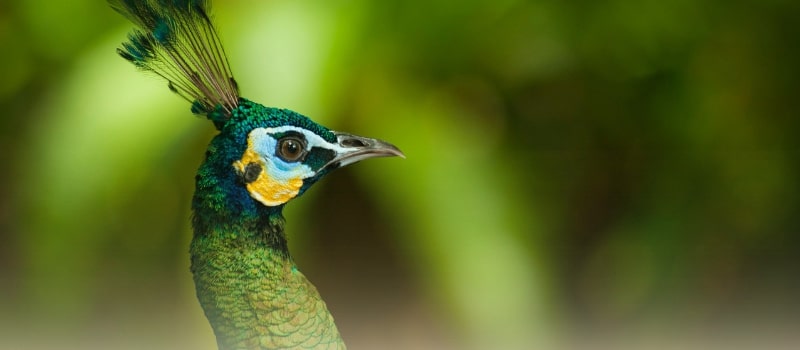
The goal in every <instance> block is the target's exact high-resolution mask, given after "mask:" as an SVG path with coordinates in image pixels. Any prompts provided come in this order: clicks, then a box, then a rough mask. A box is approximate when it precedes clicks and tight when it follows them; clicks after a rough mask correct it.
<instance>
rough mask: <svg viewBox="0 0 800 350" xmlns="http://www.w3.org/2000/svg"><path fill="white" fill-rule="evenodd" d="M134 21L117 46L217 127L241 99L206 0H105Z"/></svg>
mask: <svg viewBox="0 0 800 350" xmlns="http://www.w3.org/2000/svg"><path fill="white" fill-rule="evenodd" d="M108 2H109V4H110V5H111V7H112V8H113V9H114V10H116V11H117V12H119V13H120V14H122V15H123V16H125V18H127V19H128V20H130V21H131V22H133V23H134V24H136V26H137V27H139V28H138V29H134V30H133V31H132V32H131V33H130V34H129V35H128V41H127V42H124V43H122V47H121V48H119V49H117V53H119V55H120V56H122V58H124V59H126V60H128V61H130V62H131V63H133V64H134V65H135V66H136V67H138V68H140V69H142V70H145V71H150V72H153V73H155V74H157V75H159V76H160V77H162V78H164V79H166V80H167V81H168V86H169V89H170V90H171V91H172V92H175V93H177V94H178V95H180V96H181V97H183V98H184V99H186V100H187V101H189V102H191V103H192V112H193V113H195V114H203V115H206V117H208V119H210V120H212V121H213V122H214V124H215V125H216V126H217V128H220V127H221V125H222V124H223V123H224V122H225V121H226V120H227V119H229V118H230V115H231V113H232V111H233V110H234V109H235V108H236V106H237V105H238V104H239V89H238V87H237V85H236V81H235V80H234V79H233V74H232V73H231V69H230V65H229V64H228V58H227V57H226V56H225V50H224V49H223V47H222V43H221V42H220V39H219V36H218V35H217V32H216V30H215V29H214V25H213V23H212V21H211V18H210V17H209V16H208V13H209V9H210V6H211V4H210V1H208V0H138V1H136V0H109V1H108Z"/></svg>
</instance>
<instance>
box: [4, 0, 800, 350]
mask: <svg viewBox="0 0 800 350" xmlns="http://www.w3.org/2000/svg"><path fill="white" fill-rule="evenodd" d="M214 7H215V9H214V12H215V17H216V22H217V25H218V27H219V29H220V34H221V36H222V38H223V41H224V43H225V45H226V47H227V52H228V55H229V58H230V60H231V65H232V67H233V71H234V74H235V75H236V76H237V79H238V82H239V85H240V87H241V90H242V91H243V95H244V96H246V97H248V98H250V99H253V100H256V101H259V102H261V103H264V104H266V105H271V106H278V107H288V108H291V109H294V110H296V111H298V112H301V113H303V114H305V115H309V116H311V117H312V118H314V119H315V120H317V121H319V122H321V123H323V124H325V125H327V126H329V127H331V128H333V129H336V130H342V131H348V132H353V133H356V134H362V135H368V136H373V137H379V138H382V139H386V140H389V141H391V142H392V143H394V144H396V145H398V146H399V147H400V148H401V149H403V150H404V151H405V153H406V155H407V156H408V159H406V160H400V159H385V160H376V161H368V162H364V163H363V164H359V165H356V166H353V167H351V168H347V169H343V170H340V171H338V172H336V173H334V174H332V175H331V176H329V177H328V178H327V179H326V180H324V181H322V182H321V183H319V184H318V185H316V186H315V187H314V188H313V189H312V190H310V191H309V192H308V194H306V195H305V196H304V198H302V199H301V200H298V201H295V202H294V203H292V205H290V206H289V208H288V209H287V213H286V216H287V220H288V223H289V226H288V230H289V236H290V242H291V245H292V251H293V254H294V256H295V258H296V260H297V261H298V264H299V266H300V267H301V269H303V271H304V272H305V273H306V274H307V275H308V276H309V278H310V279H311V280H312V281H314V283H315V284H316V285H317V287H318V288H319V289H320V292H321V293H322V295H323V296H324V298H325V299H326V301H327V303H328V305H329V307H330V309H331V311H332V312H333V314H334V316H335V318H336V320H337V323H338V324H339V328H340V330H341V332H342V334H343V336H344V338H345V340H346V341H347V342H348V344H349V346H350V348H352V349H716V348H720V349H721V348H724V349H740V348H741V349H765V348H769V349H781V348H786V349H788V348H791V347H792V346H791V345H792V344H796V342H797V341H800V335H798V333H797V332H796V330H797V327H798V321H800V303H798V301H797V295H800V294H799V292H800V283H799V280H798V278H797V276H798V272H800V253H798V246H800V245H798V243H800V236H798V233H799V232H798V231H800V220H799V219H798V217H797V216H796V215H798V209H800V188H799V186H798V184H797V179H798V178H800V139H798V137H797V133H798V131H800V118H798V103H797V101H798V91H800V83H799V82H798V81H799V80H800V68H799V67H800V64H798V62H800V45H798V37H800V26H798V24H797V23H798V19H800V2H797V1H789V0H785V1H781V0H768V1H736V0H734V1H714V0H706V1H689V0H674V1H666V2H664V1H654V0H644V1H632V0H609V1H571V2H561V1H515V0H498V1H488V0H482V1H478V0H466V1H460V2H452V1H366V0H341V1H339V0H335V1H321V0H308V1H288V0H271V1H245V0H237V1H216V3H215V6H214ZM131 28H132V26H131V25H130V24H129V23H126V22H125V20H124V19H123V18H122V17H121V16H119V15H117V14H116V13H114V12H113V11H112V10H110V9H109V8H108V7H107V6H106V4H105V2H104V1H101V0H92V1H89V0H72V1H69V2H51V1H45V0H26V1H21V0H4V1H3V2H1V3H0V48H2V55H0V77H2V78H0V107H2V117H0V148H2V152H0V163H2V164H3V169H4V171H2V172H0V182H1V183H2V186H0V348H3V349H111V348H113V349H215V343H214V339H213V335H212V334H211V329H210V327H209V326H208V325H207V324H206V321H205V319H204V317H203V315H202V311H201V309H200V307H199V305H198V304H197V302H196V300H195V298H194V290H193V286H192V283H191V276H190V274H189V272H188V252H187V251H188V242H189V240H190V238H191V231H190V226H189V215H190V213H189V203H190V199H191V195H192V190H193V182H194V181H193V176H194V171H195V170H196V168H197V166H198V165H199V163H200V162H201V160H202V157H203V152H204V149H205V145H206V144H207V142H208V141H209V140H210V138H211V137H212V135H213V134H214V131H213V127H212V126H211V124H210V123H208V122H206V121H203V120H201V119H200V118H196V117H192V116H191V115H190V113H189V108H188V107H189V106H188V105H187V104H186V103H185V102H184V101H182V100H181V99H179V98H178V97H176V96H174V95H172V94H170V93H169V90H168V89H167V87H166V84H165V83H164V82H163V81H160V80H158V79H156V78H155V77H152V76H147V75H144V74H141V73H139V72H137V71H136V70H135V69H134V67H132V66H131V65H129V64H128V63H127V62H124V61H123V60H122V59H121V58H119V57H118V56H117V55H116V54H115V52H114V50H115V48H116V47H117V46H119V44H120V43H121V42H122V41H123V40H124V38H125V35H126V32H127V31H129V30H130V29H131Z"/></svg>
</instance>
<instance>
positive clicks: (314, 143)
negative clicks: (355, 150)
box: [250, 125, 347, 154]
mask: <svg viewBox="0 0 800 350" xmlns="http://www.w3.org/2000/svg"><path fill="white" fill-rule="evenodd" d="M259 130H260V131H261V132H263V133H265V134H269V135H272V134H278V133H283V132H287V131H294V132H298V133H300V134H303V136H305V137H306V151H310V150H311V148H312V147H321V148H325V149H329V150H332V151H334V152H336V153H337V154H341V153H344V152H347V149H346V148H344V147H341V146H339V145H337V144H333V143H330V142H328V141H326V140H325V139H323V138H322V137H321V136H319V135H317V134H315V133H313V132H311V131H308V130H306V129H303V128H299V127H296V126H291V125H287V126H279V127H276V128H258V129H255V130H253V131H251V132H250V133H251V136H252V134H253V133H255V132H257V131H259Z"/></svg>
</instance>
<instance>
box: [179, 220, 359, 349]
mask: <svg viewBox="0 0 800 350" xmlns="http://www.w3.org/2000/svg"><path fill="white" fill-rule="evenodd" d="M261 214H262V216H247V217H241V216H239V217H236V216H234V217H222V216H220V215H226V216H229V215H231V213H228V214H221V213H220V212H209V211H206V212H204V214H200V213H199V212H198V211H197V210H196V211H195V218H194V222H195V234H194V238H193V239H192V243H191V248H190V253H191V259H192V262H191V270H192V274H193V277H194V282H195V288H196V292H197V298H198V299H199V301H200V304H201V305H202V307H203V311H204V312H205V315H206V317H207V318H208V321H209V323H210V324H211V327H212V328H213V330H214V334H215V335H216V337H217V344H218V346H219V348H220V349H223V350H227V349H286V348H309V349H344V348H345V346H344V343H343V342H342V339H341V337H340V335H339V332H338V330H337V328H336V326H335V324H334V321H333V317H332V316H331V314H330V312H328V309H327V307H326V305H325V303H324V302H323V301H322V299H321V298H320V296H319V293H318V292H317V290H316V288H314V286H313V285H312V284H311V283H310V282H309V281H308V280H307V279H306V278H305V276H304V275H303V274H302V273H300V271H298V270H297V268H296V267H295V264H294V261H293V260H292V258H291V256H290V255H289V252H288V250H287V248H286V236H285V234H284V231H283V228H284V220H283V217H282V216H281V214H280V211H269V210H265V211H264V212H262V213H261ZM201 215H202V218H200V216H201Z"/></svg>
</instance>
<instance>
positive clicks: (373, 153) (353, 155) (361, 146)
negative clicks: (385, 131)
mask: <svg viewBox="0 0 800 350" xmlns="http://www.w3.org/2000/svg"><path fill="white" fill-rule="evenodd" d="M333 133H334V135H336V140H337V143H338V146H339V147H338V149H337V150H336V151H337V152H336V156H335V157H334V158H333V159H332V160H331V161H330V162H328V164H325V166H323V168H327V167H329V166H331V167H334V168H340V167H343V166H346V165H350V164H353V163H355V162H359V161H362V160H364V159H368V158H377V157H394V156H397V157H401V158H405V157H406V156H405V154H403V152H401V151H400V150H399V149H398V148H397V147H395V146H394V145H392V144H391V143H388V142H386V141H381V140H378V139H371V138H368V137H362V136H356V135H352V134H348V133H344V132H338V131H334V132H333Z"/></svg>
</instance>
